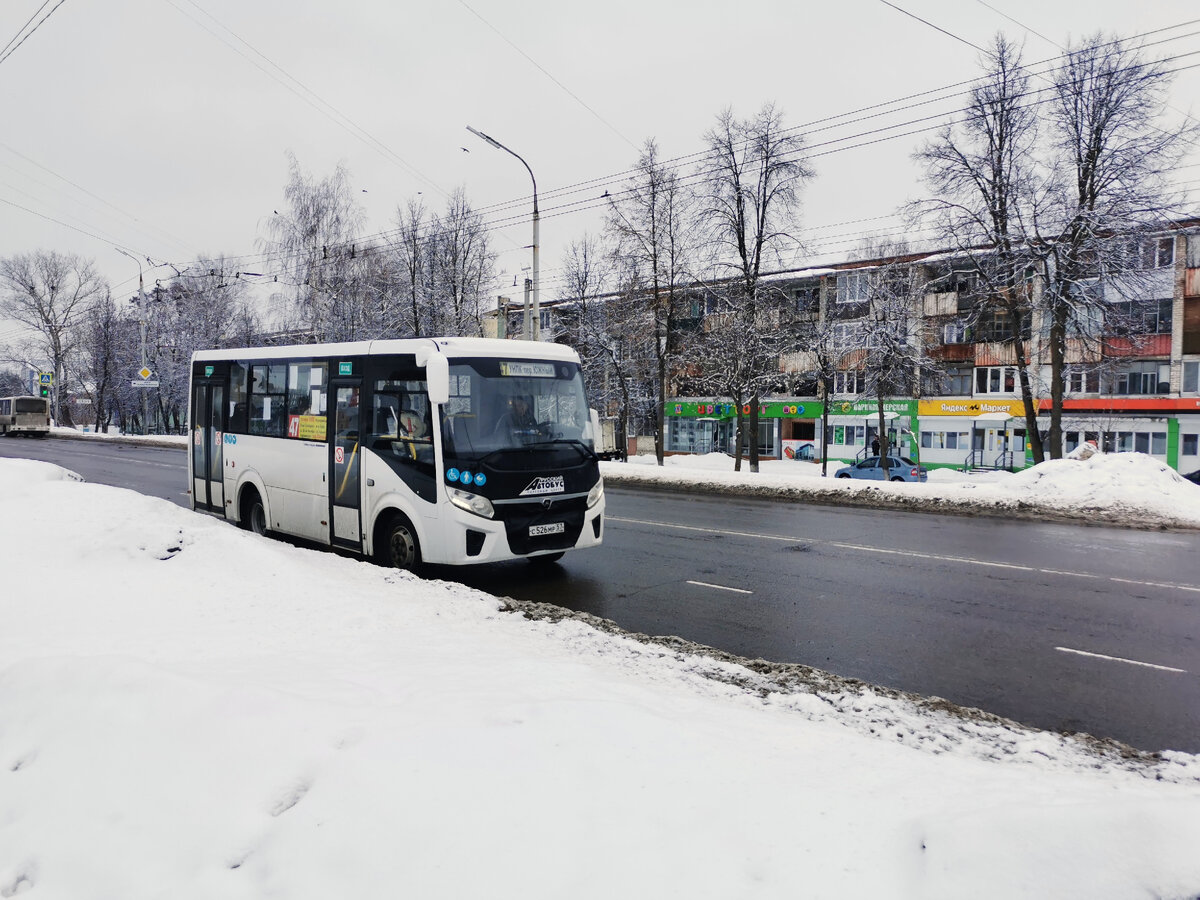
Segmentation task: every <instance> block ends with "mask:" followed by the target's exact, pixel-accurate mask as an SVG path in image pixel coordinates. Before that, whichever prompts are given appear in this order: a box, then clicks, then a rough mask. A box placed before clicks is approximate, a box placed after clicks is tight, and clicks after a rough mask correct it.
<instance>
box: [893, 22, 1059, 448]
mask: <svg viewBox="0 0 1200 900" xmlns="http://www.w3.org/2000/svg"><path fill="white" fill-rule="evenodd" d="M981 67H982V68H983V69H984V75H983V77H982V79H980V80H979V81H978V82H976V84H975V86H974V87H973V88H972V89H971V92H970V94H969V97H968V102H967V109H966V113H965V115H964V116H963V117H962V119H961V120H960V121H959V122H958V123H957V124H956V125H948V126H946V128H944V129H943V130H942V131H941V132H940V133H939V134H938V135H937V137H936V138H934V139H933V140H931V141H929V142H928V143H926V144H925V146H924V147H922V148H921V149H920V150H919V151H918V152H917V153H916V154H915V158H916V160H917V161H918V162H919V163H921V164H922V165H923V166H924V168H925V181H926V183H927V184H928V185H929V186H930V187H931V188H932V189H933V190H934V192H935V197H934V199H932V200H930V201H927V202H925V203H923V204H919V205H918V206H919V207H921V208H922V211H923V212H925V213H928V214H931V215H932V216H933V218H934V221H935V224H936V226H937V230H938V233H939V235H940V237H941V238H942V240H943V241H947V242H950V243H951V244H952V246H954V247H955V248H956V250H957V251H958V252H959V254H960V257H959V258H960V260H962V261H963V262H965V263H966V264H967V266H968V267H969V270H970V271H971V272H972V273H973V274H974V275H975V276H976V278H975V283H976V284H977V285H978V287H977V288H976V289H975V290H974V291H973V294H972V297H971V298H970V299H971V301H972V303H973V308H972V309H971V310H970V312H969V313H968V314H967V315H966V316H965V317H964V321H962V322H961V323H960V324H961V325H963V326H964V327H970V328H973V329H974V328H975V326H977V325H978V323H979V321H980V320H981V318H983V317H985V316H987V315H989V314H990V313H991V312H992V311H993V310H996V309H999V310H1001V311H1002V312H1003V313H1004V314H1005V315H1006V316H1007V319H1008V322H1009V323H1010V325H1011V335H1012V336H1011V337H1010V338H1008V340H1011V342H1012V344H1013V348H1014V351H1015V356H1016V369H1017V375H1018V378H1019V382H1020V387H1021V398H1022V400H1023V403H1024V408H1025V433H1026V435H1027V436H1028V439H1029V441H1030V444H1031V449H1032V451H1033V458H1034V461H1035V462H1041V461H1042V459H1043V449H1042V442H1041V437H1040V434H1039V432H1038V427H1037V415H1038V409H1037V401H1036V399H1035V398H1034V387H1035V384H1034V378H1033V377H1031V373H1030V362H1031V360H1030V353H1029V351H1030V347H1029V341H1028V338H1029V335H1030V326H1031V322H1032V316H1033V295H1032V285H1031V283H1030V281H1029V279H1028V278H1026V277H1025V271H1026V270H1027V269H1028V267H1029V266H1030V263H1031V261H1032V253H1031V248H1030V247H1029V243H1028V234H1027V223H1031V222H1032V221H1034V220H1035V218H1036V215H1035V208H1036V202H1037V193H1038V190H1037V175H1036V169H1037V166H1036V161H1035V157H1034V153H1035V149H1036V145H1037V139H1038V119H1037V104H1036V101H1035V100H1034V98H1033V96H1032V93H1031V91H1030V76H1029V73H1028V71H1027V70H1026V69H1025V67H1024V66H1023V65H1022V62H1021V51H1020V48H1019V47H1017V46H1016V45H1015V44H1013V43H1012V42H1011V41H1009V40H1008V39H1007V38H1005V37H1004V36H1003V35H999V34H998V35H996V37H995V39H994V40H993V42H992V46H991V48H990V50H989V51H988V52H987V53H986V54H985V55H984V56H983V58H982V60H981Z"/></svg>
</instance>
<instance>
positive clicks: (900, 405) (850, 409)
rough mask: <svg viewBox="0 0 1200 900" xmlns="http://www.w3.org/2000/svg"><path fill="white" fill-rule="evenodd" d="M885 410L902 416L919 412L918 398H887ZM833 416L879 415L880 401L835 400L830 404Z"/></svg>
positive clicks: (830, 411) (884, 402) (884, 405)
mask: <svg viewBox="0 0 1200 900" xmlns="http://www.w3.org/2000/svg"><path fill="white" fill-rule="evenodd" d="M883 411H884V412H892V413H896V414H897V415H901V416H915V415H916V414H917V401H916V400H885V401H883ZM829 414H830V415H831V416H863V417H864V418H865V417H867V416H876V415H879V403H878V402H877V401H875V400H834V401H833V402H831V403H830V404H829Z"/></svg>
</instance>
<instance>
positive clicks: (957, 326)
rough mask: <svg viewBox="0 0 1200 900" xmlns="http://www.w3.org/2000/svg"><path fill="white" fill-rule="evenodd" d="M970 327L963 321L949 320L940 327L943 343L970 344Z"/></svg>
mask: <svg viewBox="0 0 1200 900" xmlns="http://www.w3.org/2000/svg"><path fill="white" fill-rule="evenodd" d="M971 342H972V334H971V328H970V327H969V326H968V325H967V324H966V323H964V322H950V323H949V324H948V325H945V326H943V327H942V343H943V344H970V343H971Z"/></svg>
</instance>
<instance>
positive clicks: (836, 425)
mask: <svg viewBox="0 0 1200 900" xmlns="http://www.w3.org/2000/svg"><path fill="white" fill-rule="evenodd" d="M916 406H917V401H915V400H885V401H884V404H883V418H884V427H885V429H886V430H887V439H888V446H889V447H891V448H892V449H893V450H894V451H897V452H899V454H900V455H901V456H907V457H914V458H915V452H914V451H915V450H916V444H915V442H914V440H913V436H912V422H913V416H914V414H915V412H916ZM878 437H879V404H878V402H877V401H875V400H856V401H850V400H835V401H834V402H833V403H831V404H830V406H829V431H828V433H827V434H826V438H827V440H828V442H829V458H830V459H838V460H842V461H844V462H852V461H854V460H856V459H863V458H865V457H867V456H869V455H870V454H871V449H872V447H873V445H874V442H875V441H876V439H877V438H878Z"/></svg>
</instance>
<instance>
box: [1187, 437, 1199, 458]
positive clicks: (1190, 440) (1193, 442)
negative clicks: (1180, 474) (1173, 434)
mask: <svg viewBox="0 0 1200 900" xmlns="http://www.w3.org/2000/svg"><path fill="white" fill-rule="evenodd" d="M1198 451H1200V434H1185V435H1184V436H1183V455H1184V456H1196V455H1197V452H1198Z"/></svg>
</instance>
